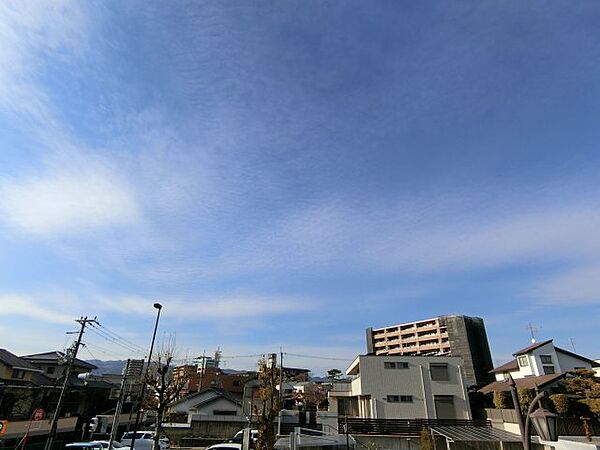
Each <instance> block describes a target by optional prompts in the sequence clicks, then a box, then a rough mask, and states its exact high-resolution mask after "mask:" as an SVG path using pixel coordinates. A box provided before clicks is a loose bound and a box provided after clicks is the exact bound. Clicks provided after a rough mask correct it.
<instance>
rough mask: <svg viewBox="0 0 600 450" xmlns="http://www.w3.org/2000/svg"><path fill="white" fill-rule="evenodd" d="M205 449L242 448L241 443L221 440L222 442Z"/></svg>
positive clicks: (233, 449)
mask: <svg viewBox="0 0 600 450" xmlns="http://www.w3.org/2000/svg"><path fill="white" fill-rule="evenodd" d="M206 450H242V444H236V443H235V442H223V443H222V444H215V445H211V446H210V447H207V448H206Z"/></svg>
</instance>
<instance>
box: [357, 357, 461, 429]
mask: <svg viewBox="0 0 600 450" xmlns="http://www.w3.org/2000/svg"><path fill="white" fill-rule="evenodd" d="M385 362H408V364H409V368H408V369H386V368H384V363H385ZM430 363H446V364H448V370H449V375H450V379H449V380H448V381H432V380H431V373H430V370H429V364H430ZM359 364H360V391H358V392H357V391H355V386H356V385H357V384H355V383H354V382H353V385H352V394H353V395H363V396H364V395H370V396H371V402H372V410H373V412H374V413H375V418H381V419H384V418H387V419H391V418H402V419H414V418H432V419H433V418H436V414H435V408H434V396H435V395H452V396H453V397H454V405H455V409H456V418H458V419H470V418H471V414H470V409H469V402H468V399H467V398H466V392H465V387H464V384H463V382H462V381H461V373H460V370H461V369H460V367H461V365H462V360H461V359H460V358H454V357H424V356H408V357H406V356H404V357H403V356H361V357H360V363H359ZM388 395H411V396H412V397H413V402H412V403H390V402H388V401H387V396H388ZM361 417H368V416H362V415H361Z"/></svg>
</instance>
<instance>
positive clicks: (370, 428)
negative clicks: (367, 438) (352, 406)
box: [338, 417, 492, 436]
mask: <svg viewBox="0 0 600 450" xmlns="http://www.w3.org/2000/svg"><path fill="white" fill-rule="evenodd" d="M466 425H468V426H476V427H491V426H492V424H491V422H490V421H488V420H467V419H360V418H356V417H348V418H340V419H339V421H338V432H339V433H340V434H342V433H349V434H377V435H384V436H385V435H399V436H419V434H420V433H421V430H422V429H423V428H429V427H432V426H466Z"/></svg>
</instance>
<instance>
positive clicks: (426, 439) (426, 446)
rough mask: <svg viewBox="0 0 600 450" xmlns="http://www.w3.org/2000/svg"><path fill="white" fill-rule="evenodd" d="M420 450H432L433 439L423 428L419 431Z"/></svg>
mask: <svg viewBox="0 0 600 450" xmlns="http://www.w3.org/2000/svg"><path fill="white" fill-rule="evenodd" d="M421 450H434V446H433V438H432V437H431V433H430V432H429V430H428V429H427V428H425V427H423V428H422V429H421Z"/></svg>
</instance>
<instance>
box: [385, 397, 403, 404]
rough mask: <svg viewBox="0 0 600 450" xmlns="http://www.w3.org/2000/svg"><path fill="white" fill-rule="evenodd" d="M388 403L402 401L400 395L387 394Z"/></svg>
mask: <svg viewBox="0 0 600 450" xmlns="http://www.w3.org/2000/svg"><path fill="white" fill-rule="evenodd" d="M387 401H388V403H400V396H399V395H388V396H387Z"/></svg>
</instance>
